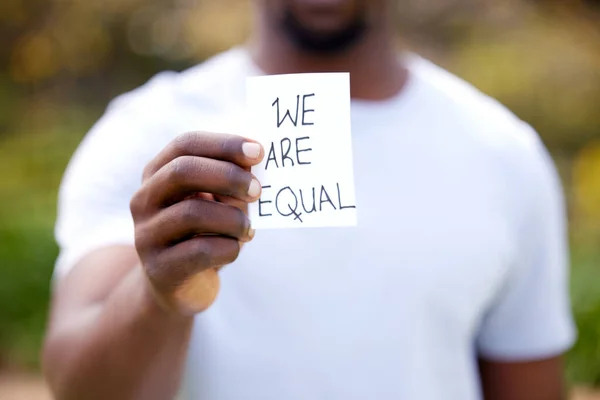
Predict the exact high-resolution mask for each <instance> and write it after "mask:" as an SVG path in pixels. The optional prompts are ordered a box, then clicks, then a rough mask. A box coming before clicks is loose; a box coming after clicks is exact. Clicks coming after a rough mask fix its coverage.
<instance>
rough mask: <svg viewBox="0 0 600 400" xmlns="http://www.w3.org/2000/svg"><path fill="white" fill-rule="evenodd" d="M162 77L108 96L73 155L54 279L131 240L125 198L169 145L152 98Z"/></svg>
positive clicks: (63, 193) (62, 200)
mask: <svg viewBox="0 0 600 400" xmlns="http://www.w3.org/2000/svg"><path fill="white" fill-rule="evenodd" d="M165 78H166V77H165V76H157V77H155V78H154V79H153V80H151V81H150V82H148V83H147V84H146V85H145V86H144V87H141V88H139V89H136V90H135V91H134V92H130V93H127V94H125V95H122V96H120V97H118V98H117V99H115V100H113V101H112V102H111V104H110V105H109V107H108V108H107V110H106V112H105V113H104V115H103V116H102V117H101V118H100V119H99V120H98V122H97V123H96V124H95V125H94V126H93V127H92V129H91V130H90V131H89V132H88V133H87V135H86V136H85V138H84V140H83V141H82V142H81V144H80V146H79V147H78V149H77V150H76V152H75V154H74V155H73V157H72V159H71V161H70V163H69V166H68V167H67V170H66V171H65V174H64V176H63V180H62V183H61V186H60V190H59V198H58V210H57V211H58V215H57V221H56V225H55V237H56V241H57V243H58V245H59V256H58V259H57V260H56V264H55V271H54V278H55V280H56V279H57V278H60V277H62V276H64V275H65V274H66V273H67V272H68V271H69V270H70V269H71V268H72V267H73V266H74V265H75V264H76V263H77V262H78V261H79V260H80V259H81V258H82V257H84V256H85V255H86V254H88V253H90V252H92V251H94V250H96V249H99V248H102V247H106V246H111V245H133V244H134V226H133V220H132V217H131V213H130V209H129V202H130V200H131V197H132V196H133V194H134V193H135V192H136V191H137V189H138V188H139V187H140V185H141V180H142V171H143V169H144V167H145V165H146V164H147V162H148V161H149V160H151V159H152V157H153V156H154V155H155V154H156V153H158V152H159V151H160V149H161V148H162V146H164V145H166V143H168V140H167V139H168V138H166V137H163V136H164V135H162V132H160V127H159V123H158V121H156V120H155V118H154V116H155V115H156V110H157V108H159V107H158V105H157V104H155V103H154V102H153V99H155V98H156V97H157V96H156V95H154V92H158V91H160V87H161V86H164V85H165ZM157 94H158V93H157ZM153 113H154V114H153Z"/></svg>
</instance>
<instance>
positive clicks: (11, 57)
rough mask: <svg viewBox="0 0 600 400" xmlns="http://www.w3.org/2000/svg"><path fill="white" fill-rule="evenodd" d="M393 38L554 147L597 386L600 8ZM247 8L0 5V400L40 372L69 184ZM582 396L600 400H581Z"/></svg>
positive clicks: (566, 5)
mask: <svg viewBox="0 0 600 400" xmlns="http://www.w3.org/2000/svg"><path fill="white" fill-rule="evenodd" d="M398 5H399V7H398V12H397V15H396V19H397V26H398V35H399V38H400V37H401V38H403V41H404V42H405V43H407V44H408V45H409V46H411V47H412V48H413V49H414V50H416V51H417V52H419V53H421V54H422V55H424V56H426V57H428V58H430V59H432V60H433V61H435V62H437V63H438V64H440V65H442V66H443V67H445V68H447V69H449V70H450V71H452V72H454V73H455V74H457V75H459V76H461V77H463V78H465V79H466V80H468V81H470V82H471V83H473V84H474V85H476V86H477V87H479V88H480V89H481V90H483V91H484V92H486V93H488V94H490V95H492V96H494V97H496V98H497V99H499V100H500V101H501V102H503V103H504V104H505V105H507V106H508V107H509V108H510V109H512V110H513V111H514V112H515V113H516V114H517V115H519V116H520V117H521V118H522V119H524V120H526V121H528V122H529V123H531V124H532V125H533V126H534V127H535V128H536V129H537V130H538V131H539V133H540V135H541V136H542V137H543V139H544V142H545V143H546V145H547V147H548V148H549V149H550V151H551V152H552V154H553V156H554V158H555V161H556V164H557V166H558V167H559V170H560V173H561V176H562V179H563V183H564V188H565V191H566V195H567V199H568V204H569V218H570V226H571V248H572V279H571V287H572V289H571V291H572V298H573V306H574V309H575V315H576V318H577V324H578V328H579V335H580V336H579V341H578V343H577V345H576V347H575V348H574V349H573V351H571V352H570V354H569V356H568V358H567V366H568V374H569V379H570V382H571V383H572V384H573V385H574V386H575V387H587V388H593V387H594V386H600V0H587V1H586V0H427V1H422V0H398ZM249 6H250V0H102V1H100V0H96V1H94V0H54V1H53V0H0V398H1V399H3V400H11V399H27V400H38V399H47V398H48V397H47V394H45V390H44V386H43V381H42V380H41V378H39V375H38V374H37V370H38V367H39V366H38V353H39V349H40V341H41V338H42V333H43V329H44V325H45V321H46V313H47V306H48V299H49V290H50V286H49V283H50V277H51V273H52V268H53V262H54V259H55V257H56V255H57V248H56V245H55V242H54V239H53V223H54V219H55V216H56V210H55V209H56V195H57V188H58V185H59V182H60V179H61V175H62V173H63V171H64V169H65V167H66V165H67V162H68V160H69V158H70V156H71V154H72V152H73V151H74V149H75V148H76V146H77V144H78V143H79V141H80V140H81V139H82V137H83V135H84V134H85V133H86V132H87V130H88V129H89V128H90V126H91V125H92V124H93V122H94V121H95V120H96V119H97V118H98V117H99V116H100V115H101V113H102V112H103V110H104V108H105V107H106V105H107V102H108V101H109V100H110V99H111V98H113V97H114V96H116V95H118V94H120V93H123V92H124V91H127V90H130V89H133V88H134V87H136V86H138V85H140V84H142V83H144V82H145V81H146V80H148V79H149V78H150V77H151V76H152V75H153V74H155V73H157V72H158V71H161V70H164V69H170V70H182V69H185V68H187V67H190V66H192V65H194V64H196V63H199V62H202V61H203V60H205V59H206V58H207V57H209V56H211V55H213V54H215V53H217V52H219V51H221V50H225V49H227V48H229V47H230V46H232V45H235V44H238V43H240V42H242V41H244V39H245V38H246V37H247V34H248V32H249V29H250V20H249V15H250V14H249ZM578 393H579V394H577V395H576V397H575V398H577V399H584V398H588V397H587V396H591V397H590V398H596V397H594V395H593V392H591V391H590V392H589V393H588V392H587V391H581V392H578ZM597 398H598V399H600V396H598V397H597Z"/></svg>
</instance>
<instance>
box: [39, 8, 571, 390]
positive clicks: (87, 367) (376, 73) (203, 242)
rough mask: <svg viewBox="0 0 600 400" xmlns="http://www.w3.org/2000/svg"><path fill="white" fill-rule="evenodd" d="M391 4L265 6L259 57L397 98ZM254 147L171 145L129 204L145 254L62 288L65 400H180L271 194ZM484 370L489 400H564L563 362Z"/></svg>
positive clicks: (58, 334) (116, 251) (56, 330)
mask: <svg viewBox="0 0 600 400" xmlns="http://www.w3.org/2000/svg"><path fill="white" fill-rule="evenodd" d="M391 7H392V6H391V2H390V1H386V0H369V1H367V0H256V7H255V10H256V24H255V27H256V29H255V34H254V36H253V39H252V41H251V44H250V49H251V53H252V56H253V58H254V60H255V62H256V63H257V64H258V65H259V66H260V67H261V68H262V69H263V70H264V71H266V72H267V73H294V72H312V71H316V72H323V71H349V72H350V73H351V76H352V87H351V91H352V96H353V97H354V98H361V99H367V100H381V99H385V98H389V97H391V96H393V95H395V94H397V93H398V92H399V91H401V90H402V87H403V85H404V83H405V81H406V79H407V73H406V71H405V69H404V68H403V67H402V65H401V64H400V63H399V62H398V58H397V53H396V48H395V46H394V39H393V38H394V35H393V30H392V23H391V21H390V17H389V15H390V14H391V13H390V11H391ZM252 143H253V142H252V141H250V140H247V139H244V138H241V137H237V136H231V135H223V134H213V133H207V132H195V133H190V134H186V135H183V136H181V137H179V138H178V139H176V140H175V141H173V142H172V143H171V144H170V145H168V146H167V147H166V148H165V149H164V150H163V151H162V152H161V153H160V154H159V155H157V156H156V158H155V159H154V160H153V161H151V162H150V164H149V165H148V166H147V167H146V169H145V172H144V177H143V184H142V186H141V188H140V189H139V191H138V192H137V193H136V194H135V196H134V197H133V198H132V200H131V214H132V216H133V219H134V223H135V236H136V237H135V239H136V244H135V247H127V246H114V247H109V248H104V249H99V250H97V251H95V252H93V253H91V254H88V255H87V256H85V257H84V258H83V259H82V260H80V261H79V262H78V263H77V265H76V266H74V267H73V268H72V270H71V272H70V273H69V274H68V275H67V276H66V277H65V278H63V279H62V280H61V281H60V282H58V285H57V287H56V290H55V292H54V296H53V299H52V312H51V319H50V324H49V327H48V331H47V335H46V341H45V346H44V351H43V365H44V371H45V374H46V377H47V379H48V382H49V384H50V386H51V388H52V390H53V392H54V394H55V396H56V398H57V399H59V400H69V399H79V400H80V399H86V400H94V399H103V400H104V399H113V400H120V399H124V400H125V399H127V400H129V399H144V400H153V399H157V400H159V399H160V400H164V399H169V398H173V397H174V396H175V394H176V392H177V389H178V387H179V385H180V382H181V378H182V373H183V370H184V363H185V359H186V355H187V349H188V344H189V338H190V333H191V329H192V324H193V316H194V315H196V314H197V313H201V312H202V311H204V310H206V309H207V308H208V307H210V305H211V304H212V302H213V301H214V299H215V297H216V295H217V293H218V290H219V278H218V270H219V268H221V267H223V266H226V265H227V264H229V263H231V262H232V261H233V260H235V259H236V257H237V256H238V254H239V251H240V248H241V246H242V245H244V243H246V242H249V241H251V239H252V237H253V235H254V232H253V230H252V229H251V227H250V224H249V221H248V218H247V217H246V212H247V204H248V203H249V202H251V201H256V199H257V198H258V197H259V195H260V193H259V191H254V192H252V190H250V189H251V188H253V187H254V186H253V185H252V184H251V183H252V180H253V175H252V174H251V173H250V172H249V171H250V167H251V166H253V165H256V164H258V163H259V162H260V160H261V159H262V157H264V150H263V149H262V148H260V146H252ZM244 150H245V151H244ZM249 192H250V193H249ZM248 245H251V243H249V244H248ZM480 371H481V383H482V387H483V392H484V395H485V399H486V400H562V399H564V396H563V393H564V387H563V370H562V364H561V359H560V357H559V356H557V357H554V358H549V359H545V360H533V361H526V362H505V361H498V360H483V359H482V360H481V361H480Z"/></svg>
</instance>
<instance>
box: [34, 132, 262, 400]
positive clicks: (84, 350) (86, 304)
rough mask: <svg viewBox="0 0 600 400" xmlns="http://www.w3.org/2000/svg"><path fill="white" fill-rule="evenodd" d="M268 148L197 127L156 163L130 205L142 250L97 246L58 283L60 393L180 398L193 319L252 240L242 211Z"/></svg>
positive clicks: (51, 343) (54, 374)
mask: <svg viewBox="0 0 600 400" xmlns="http://www.w3.org/2000/svg"><path fill="white" fill-rule="evenodd" d="M248 144H250V146H248ZM263 154H264V153H263V151H262V148H261V147H260V145H258V144H256V143H252V142H250V141H247V140H245V139H243V138H240V137H238V136H231V135H217V134H208V133H192V134H187V135H183V136H181V137H179V138H178V139H176V140H175V141H173V142H172V143H171V144H170V145H168V146H167V147H166V148H165V149H164V150H163V151H162V152H161V153H160V154H159V155H158V156H156V158H155V159H154V160H152V161H151V162H150V163H149V164H148V166H147V167H146V169H145V171H144V178H143V184H142V186H141V188H140V189H139V190H138V191H137V193H136V194H135V195H134V196H133V198H132V199H131V204H130V208H131V217H133V221H134V225H135V247H133V246H105V247H103V248H101V249H100V250H95V251H93V252H89V253H88V254H87V255H85V256H84V257H83V258H82V259H81V261H79V262H78V263H77V265H76V266H75V267H74V268H73V269H71V271H70V273H68V274H67V275H66V276H65V277H64V278H62V279H61V280H60V281H59V282H58V285H57V287H56V291H55V296H54V299H53V305H52V317H51V323H50V326H49V329H48V332H47V336H46V342H45V347H44V352H43V364H44V371H45V373H46V375H47V378H48V381H49V384H50V386H51V388H52V389H53V391H54V393H55V394H56V396H57V397H58V399H60V400H63V399H64V400H68V399H86V400H93V399H114V400H120V399H127V400H130V399H143V400H152V399H160V400H164V399H168V398H172V397H173V396H174V395H175V393H176V391H177V389H178V386H179V382H180V380H181V375H182V370H183V365H184V361H185V359H186V353H187V348H188V342H189V337H190V332H191V329H192V321H193V316H194V315H195V314H197V313H200V312H202V311H204V310H205V309H207V308H208V307H209V306H210V305H211V304H212V302H213V301H214V300H215V297H216V295H217V292H218V289H219V278H218V275H217V272H216V271H217V269H218V268H219V267H221V266H223V265H227V264H229V263H231V262H233V261H234V260H235V259H236V257H237V256H238V253H239V251H240V247H241V242H246V241H249V240H251V239H252V236H253V233H252V232H253V231H252V230H251V227H250V223H249V220H248V218H247V216H246V214H245V208H246V205H247V202H249V201H255V200H256V199H257V198H258V197H259V196H260V185H257V184H256V182H254V180H253V176H252V174H251V173H250V172H248V170H249V168H250V166H251V165H253V164H254V163H258V162H259V161H260V159H261V158H262V155H263ZM252 182H254V185H252V184H251V183H252ZM251 189H258V190H254V191H253V190H251ZM91 208H92V209H91V210H88V211H90V213H86V215H88V214H92V213H94V211H95V208H94V207H91ZM85 231H86V232H88V231H93V229H91V228H90V229H86V230H85ZM93 235H94V233H93V232H92V236H93Z"/></svg>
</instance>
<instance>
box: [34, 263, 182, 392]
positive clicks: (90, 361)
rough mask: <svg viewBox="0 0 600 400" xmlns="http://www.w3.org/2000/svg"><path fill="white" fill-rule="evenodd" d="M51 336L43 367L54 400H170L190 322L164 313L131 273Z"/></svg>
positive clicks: (136, 271) (176, 384)
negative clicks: (102, 299)
mask: <svg viewBox="0 0 600 400" xmlns="http://www.w3.org/2000/svg"><path fill="white" fill-rule="evenodd" d="M63 320H65V321H69V323H68V325H67V324H63V326H57V327H55V328H54V329H52V330H51V333H50V335H49V336H48V338H47V341H46V346H45V350H44V364H45V367H46V373H47V376H48V379H49V381H50V384H51V386H52V387H53V389H54V390H55V393H56V395H57V397H58V399H59V400H67V399H86V400H88V399H89V400H93V399H111V400H120V399H127V400H130V399H144V400H146V399H148V400H150V399H161V400H163V399H169V398H172V397H174V396H175V394H176V392H177V390H178V388H179V383H180V381H181V376H182V372H183V368H184V364H185V359H186V354H187V348H188V343H189V337H190V332H191V329H192V325H193V319H192V318H184V317H180V316H175V315H173V314H171V313H167V312H166V311H164V310H163V309H162V308H161V307H159V306H158V305H157V303H156V301H155V300H154V299H153V298H152V295H151V294H150V290H149V288H148V287H147V283H146V281H145V277H144V276H143V272H142V271H141V268H137V267H136V268H133V269H132V270H131V271H130V272H128V273H127V275H125V277H124V278H123V279H122V280H121V282H120V283H119V284H118V285H117V287H116V288H115V289H114V290H113V291H112V293H110V295H109V296H108V297H107V298H106V299H105V300H104V301H103V302H102V303H99V304H97V305H92V306H89V307H87V308H86V309H84V310H80V311H78V312H77V314H76V315H72V316H69V317H68V318H63Z"/></svg>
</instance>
